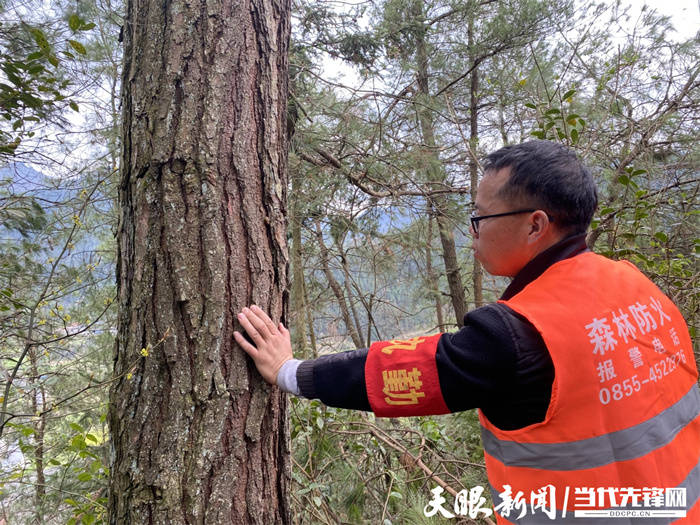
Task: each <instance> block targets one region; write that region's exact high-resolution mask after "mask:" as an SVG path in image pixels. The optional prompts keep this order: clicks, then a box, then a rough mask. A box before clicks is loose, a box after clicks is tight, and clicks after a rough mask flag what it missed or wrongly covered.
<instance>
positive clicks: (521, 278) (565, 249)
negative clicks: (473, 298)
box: [501, 233, 588, 301]
mask: <svg viewBox="0 0 700 525" xmlns="http://www.w3.org/2000/svg"><path fill="white" fill-rule="evenodd" d="M587 251H588V246H587V245H586V234H585V233H578V234H576V235H572V236H570V237H566V238H565V239H562V240H561V241H559V242H558V243H556V244H555V245H553V246H550V247H549V248H547V249H546V250H545V251H543V252H542V253H539V254H538V255H537V256H536V257H535V258H534V259H532V260H531V261H530V262H529V263H527V264H526V265H525V266H524V267H523V269H522V270H520V271H519V272H518V275H516V276H515V277H514V278H513V280H512V281H511V283H510V285H508V288H506V291H505V292H503V295H502V296H501V300H503V301H507V300H508V299H511V298H512V297H513V296H515V295H516V294H517V293H519V292H520V291H522V289H523V288H525V287H526V286H527V285H528V284H530V283H531V282H532V281H534V280H535V279H537V278H538V277H539V276H540V275H542V274H543V273H544V271H545V270H546V269H547V268H549V267H550V266H552V265H553V264H554V263H556V262H559V261H563V260H564V259H568V258H569V257H573V256H575V255H578V254H579V253H583V252H587Z"/></svg>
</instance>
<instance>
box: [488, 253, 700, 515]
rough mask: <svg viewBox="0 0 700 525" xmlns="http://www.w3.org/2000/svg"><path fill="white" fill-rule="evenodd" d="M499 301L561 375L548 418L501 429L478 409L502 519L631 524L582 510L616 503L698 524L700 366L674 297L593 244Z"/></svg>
mask: <svg viewBox="0 0 700 525" xmlns="http://www.w3.org/2000/svg"><path fill="white" fill-rule="evenodd" d="M501 302H502V303H504V304H506V305H507V306H508V307H510V308H511V309H513V310H514V311H516V312H518V313H520V314H521V315H523V316H524V317H525V318H527V319H528V321H530V322H531V323H532V324H533V325H534V326H535V328H536V329H537V330H538V331H539V332H540V334H541V335H542V338H543V339H544V342H545V344H546V345H547V349H548V350H549V353H550V354H551V357H552V361H553V363H554V370H555V378H554V384H553V386H552V396H551V399H550V404H549V409H548V411H547V415H546V417H545V420H544V421H543V422H541V423H536V424H533V425H529V426H527V427H525V428H521V429H518V430H510V431H503V430H500V429H499V428H497V427H496V426H495V425H493V424H492V423H491V422H490V421H489V420H488V419H487V418H486V417H485V416H484V415H483V413H480V414H479V416H480V420H481V424H482V437H483V443H484V451H485V457H486V467H487V473H488V477H489V482H490V485H491V491H492V494H493V496H494V498H493V499H494V506H495V510H496V512H497V519H498V523H499V524H503V523H518V524H519V525H520V524H522V525H525V524H540V523H569V522H570V523H576V524H583V523H595V524H603V523H614V524H616V525H622V524H623V523H629V521H627V520H625V519H619V518H613V519H609V520H606V519H601V518H599V517H598V518H593V517H591V518H590V519H582V516H586V515H587V516H592V514H591V513H592V512H595V511H598V512H601V510H602V509H607V510H604V512H608V513H610V512H612V511H617V512H619V513H618V514H617V515H618V516H620V515H623V514H620V513H622V512H627V511H634V512H636V514H634V516H636V517H640V516H644V514H643V513H644V512H647V511H651V510H653V511H655V514H656V516H657V517H656V519H654V518H645V519H639V521H634V522H635V523H640V524H643V525H651V524H652V523H671V522H675V523H687V524H696V525H697V524H700V503H699V500H700V390H699V389H698V384H697V379H698V372H697V367H696V365H695V358H694V355H693V348H692V343H691V341H690V336H689V334H688V329H687V326H686V324H685V321H684V320H683V318H682V316H681V314H680V312H679V311H678V309H677V308H676V306H675V305H674V304H673V303H672V302H671V300H670V299H669V298H668V297H666V296H665V295H664V294H663V293H662V292H661V291H660V290H659V289H658V288H657V287H656V286H655V285H654V284H653V283H652V282H651V281H649V279H647V278H646V277H645V276H644V275H643V274H642V273H641V272H640V271H639V270H638V269H637V268H635V267H634V266H633V265H632V264H630V263H627V262H615V261H611V260H609V259H606V258H605V257H602V256H599V255H596V254H594V253H592V252H586V253H583V254H580V255H578V256H575V257H572V258H570V259H566V260H563V261H560V262H557V263H555V264H554V265H552V266H551V267H549V268H548V269H547V270H546V271H545V272H544V273H543V274H542V275H541V276H540V277H539V278H537V279H536V280H534V281H533V282H531V283H530V284H529V285H527V286H526V287H525V288H524V289H523V290H522V291H521V292H520V293H518V294H516V295H515V296H514V297H512V298H511V299H509V300H507V301H501ZM668 489H672V490H668ZM678 489H681V490H680V491H679V490H678ZM682 489H685V491H683V490H682ZM538 495H539V496H538ZM683 497H684V499H685V502H684V501H683ZM664 512H665V513H666V514H664V515H663V516H662V515H661V514H662V513H664ZM683 512H685V513H686V516H685V518H682V517H681V518H679V517H680V516H682V513H683ZM586 513H588V514H586ZM640 513H641V514H640ZM628 515H632V514H631V513H630V514H628ZM506 518H507V519H506ZM675 520H677V521H675Z"/></svg>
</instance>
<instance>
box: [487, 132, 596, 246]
mask: <svg viewBox="0 0 700 525" xmlns="http://www.w3.org/2000/svg"><path fill="white" fill-rule="evenodd" d="M483 168H484V171H485V172H495V171H499V170H501V169H503V168H510V177H509V178H508V181H507V182H506V183H505V184H504V185H503V188H501V191H500V192H499V193H500V196H502V197H503V198H505V199H509V200H511V201H513V203H514V204H516V205H517V206H523V207H527V206H531V207H535V208H537V209H541V210H544V211H546V212H547V213H548V214H549V215H550V216H551V217H553V218H554V222H555V224H556V225H557V226H558V227H559V228H560V229H562V230H563V231H568V232H569V233H571V234H574V233H583V232H585V231H586V230H587V229H588V226H589V225H590V224H591V220H593V214H594V213H595V210H596V208H597V206H598V192H597V190H596V186H595V182H594V181H593V177H592V176H591V173H590V171H589V170H588V168H586V167H585V166H584V165H583V164H582V163H581V161H579V159H578V158H577V157H576V154H575V153H574V152H573V151H572V150H571V149H569V148H567V147H566V146H564V145H563V144H557V143H556V142H549V141H546V140H531V141H528V142H523V143H522V144H517V145H512V146H505V147H503V148H501V149H499V150H497V151H494V152H493V153H491V154H490V155H489V156H487V157H486V161H485V162H484V164H483Z"/></svg>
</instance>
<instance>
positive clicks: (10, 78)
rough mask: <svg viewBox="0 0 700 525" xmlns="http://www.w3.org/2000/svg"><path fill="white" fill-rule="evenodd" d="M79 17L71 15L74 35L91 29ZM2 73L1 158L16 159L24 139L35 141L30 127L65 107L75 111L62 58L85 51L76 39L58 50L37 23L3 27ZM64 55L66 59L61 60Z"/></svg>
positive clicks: (0, 33)
mask: <svg viewBox="0 0 700 525" xmlns="http://www.w3.org/2000/svg"><path fill="white" fill-rule="evenodd" d="M94 26H95V24H92V23H87V22H85V21H84V20H82V19H81V18H80V17H79V16H78V15H75V14H74V15H71V17H70V19H69V27H70V29H71V31H72V32H73V33H78V32H81V31H87V30H90V29H92V28H93V27H94ZM3 38H4V39H5V41H4V42H3V41H2V40H0V71H2V73H3V74H4V75H3V76H4V79H3V80H6V81H0V117H2V119H4V121H6V125H3V124H2V123H1V121H0V160H2V159H4V158H8V157H12V156H13V155H14V154H15V153H16V151H17V148H18V146H19V145H20V143H21V142H22V140H23V138H24V137H25V136H26V137H29V138H31V137H34V135H35V131H33V130H32V129H31V128H32V125H34V124H39V123H42V122H43V121H45V120H46V119H48V118H49V117H50V116H51V115H53V114H55V113H56V112H57V111H60V109H61V108H62V107H64V106H65V104H66V103H67V104H69V105H70V107H71V108H73V109H74V110H75V111H77V104H76V103H75V102H74V101H71V100H68V99H67V95H66V93H67V91H68V88H69V86H70V84H71V81H70V80H69V79H68V78H66V70H65V68H64V67H63V65H62V62H63V61H64V60H69V61H74V60H75V59H76V57H75V55H74V54H73V53H72V52H71V51H69V49H72V50H74V51H76V52H77V53H78V54H79V55H85V54H86V53H87V51H86V49H85V46H84V45H83V44H82V43H80V42H79V41H78V40H74V39H66V40H65V43H66V44H67V46H66V48H65V49H63V50H62V51H60V52H59V51H58V50H57V48H56V44H55V43H53V42H52V39H53V35H48V34H47V33H46V32H45V31H44V29H42V27H41V26H40V25H39V24H36V23H29V22H25V21H20V22H18V23H14V24H13V23H9V24H8V23H7V22H4V23H1V24H0V39H3ZM59 57H62V58H59Z"/></svg>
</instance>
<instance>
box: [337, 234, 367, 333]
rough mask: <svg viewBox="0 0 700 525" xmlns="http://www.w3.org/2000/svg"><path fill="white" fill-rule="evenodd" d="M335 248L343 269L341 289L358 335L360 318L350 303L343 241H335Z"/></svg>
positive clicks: (360, 331)
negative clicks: (344, 294) (343, 291)
mask: <svg viewBox="0 0 700 525" xmlns="http://www.w3.org/2000/svg"><path fill="white" fill-rule="evenodd" d="M335 247H336V249H337V250H338V254H339V255H340V265H341V267H342V268H343V287H344V288H345V293H346V294H347V297H348V306H349V307H350V312H351V313H352V318H353V321H355V330H357V333H358V334H361V333H362V323H361V322H360V316H359V315H358V314H357V308H355V303H353V301H352V296H353V293H352V287H351V286H350V282H351V277H350V268H349V267H348V260H347V258H346V257H345V252H344V251H343V240H342V239H340V237H338V238H337V239H336V241H335ZM358 297H360V300H362V297H361V296H360V295H359V294H358ZM368 324H371V323H368ZM367 346H369V344H367Z"/></svg>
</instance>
